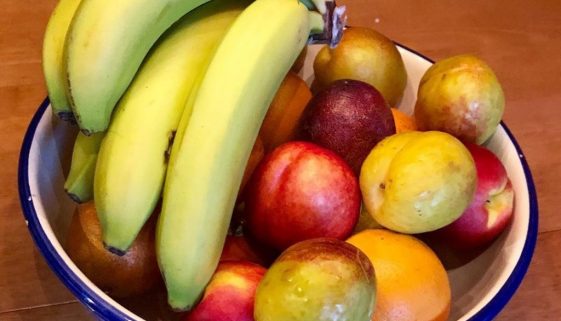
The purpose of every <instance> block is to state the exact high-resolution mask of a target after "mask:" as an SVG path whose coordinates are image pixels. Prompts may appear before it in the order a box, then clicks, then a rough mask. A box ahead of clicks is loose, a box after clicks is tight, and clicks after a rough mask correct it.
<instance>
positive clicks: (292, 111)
mask: <svg viewBox="0 0 561 321" xmlns="http://www.w3.org/2000/svg"><path fill="white" fill-rule="evenodd" d="M311 98H312V92H311V91H310V88H309V87H308V85H307V84H306V82H304V80H302V78H300V77H299V76H298V75H297V74H295V73H294V72H292V71H291V72H289V73H288V74H287V75H286V77H285V78H284V80H283V82H282V84H281V86H280V88H279V90H278V91H277V93H276V95H275V98H274V99H273V102H272V103H271V105H270V107H269V110H268V111H267V115H266V116H265V119H264V120H263V125H261V131H260V136H261V138H262V139H263V144H264V145H265V151H266V152H270V151H272V150H273V149H274V148H275V147H277V146H279V145H280V144H283V143H286V142H288V141H290V140H292V139H294V137H295V136H296V130H297V127H298V123H299V122H300V118H301V116H302V112H303V111H304V108H306V105H308V102H309V101H310V99H311Z"/></svg>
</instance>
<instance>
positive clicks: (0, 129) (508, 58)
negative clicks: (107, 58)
mask: <svg viewBox="0 0 561 321" xmlns="http://www.w3.org/2000/svg"><path fill="white" fill-rule="evenodd" d="M339 2H340V4H346V5H347V7H348V14H349V16H350V20H349V24H351V25H362V26H370V27H373V28H376V29H378V30H379V31H381V32H383V33H384V34H386V35H388V36H389V37H391V38H392V39H395V40H396V41H398V42H400V43H402V44H404V45H406V46H408V47H410V48H413V49H415V50H417V51H419V52H421V53H423V54H425V55H427V56H429V57H431V58H433V59H437V60H438V59H441V58H444V57H447V56H451V55H455V54H460V53H468V52H469V53H475V54H477V55H479V56H481V57H482V58H483V59H485V60H486V61H487V62H488V63H489V64H490V65H491V66H492V67H493V69H494V70H495V71H496V73H497V75H498V77H499V79H500V81H501V82H502V84H503V87H504V90H505V93H506V98H507V107H506V112H505V115H504V119H505V121H506V123H507V125H508V126H509V128H510V129H511V130H512V131H513V132H514V134H515V135H516V137H517V139H518V142H519V143H520V145H521V146H522V148H523V150H524V152H525V154H526V157H527V159H528V161H529V163H530V166H531V169H532V172H533V176H534V180H535V183H536V188H537V191H538V199H539V205H540V227H539V230H540V233H541V235H540V236H539V239H538V246H537V249H536V253H535V256H534V260H533V263H532V265H531V267H530V269H529V272H528V274H527V277H526V279H525V281H524V282H523V284H522V285H521V287H520V289H519V290H518V292H517V293H516V294H515V296H514V297H513V299H512V301H511V302H510V303H509V304H508V305H507V307H506V308H505V310H504V311H503V312H502V313H501V314H500V315H499V317H498V318H497V319H498V320H503V321H506V320H553V319H556V318H559V315H560V314H561V308H560V306H559V305H558V304H557V303H556V302H557V301H558V298H559V297H560V296H561V263H560V262H561V261H560V260H559V259H558V254H557V253H558V252H559V249H560V248H561V218H560V217H559V215H558V208H559V207H560V206H561V201H560V198H559V195H561V184H559V183H558V181H559V179H560V178H561V157H560V152H559V151H560V150H561V108H560V107H559V106H561V81H560V80H561V59H560V58H559V55H560V53H561V14H560V13H561V2H560V1H557V0H536V1H524V0H511V1H506V0H497V1H485V0H471V1H452V0H427V1H417V0H401V1H381V0H345V1H343V0H342V1H339ZM55 4H56V1H55V0H42V1H31V0H0V8H2V14H1V15H0V26H2V27H1V28H0V137H1V138H2V143H1V144H0V182H2V185H3V188H1V189H0V320H9V321H12V320H90V319H92V316H91V315H90V314H89V312H88V311H87V310H86V309H85V308H83V307H82V306H81V305H80V304H79V303H76V302H75V298H74V297H73V296H72V294H71V293H70V292H69V291H68V290H67V289H66V288H65V287H64V286H63V285H62V283H61V282H60V281H59V280H58V279H57V278H56V277H55V276H54V273H53V272H51V271H50V269H49V268H48V266H47V265H46V263H45V261H44V259H43V258H42V257H41V256H40V254H38V251H37V250H36V248H35V246H34V244H33V242H32V240H31V237H30V236H29V233H28V231H27V229H26V227H25V224H24V220H23V218H22V215H21V209H20V207H19V201H18V196H17V181H16V177H17V161H18V154H19V149H20V146H21V140H22V138H23V135H24V133H25V130H26V128H27V125H28V123H29V120H30V119H31V117H32V115H33V113H34V112H35V110H36V108H37V107H38V106H39V104H40V103H41V101H42V100H43V99H44V97H45V96H46V90H45V87H44V83H43V78H42V73H41V64H40V61H41V46H42V36H43V32H44V30H45V26H46V22H47V20H48V17H49V15H50V12H51V11H52V9H53V8H54V6H55Z"/></svg>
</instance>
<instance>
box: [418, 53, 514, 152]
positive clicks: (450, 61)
mask: <svg viewBox="0 0 561 321" xmlns="http://www.w3.org/2000/svg"><path fill="white" fill-rule="evenodd" d="M504 104H505V98H504V94H503V90H502V87H501V84H500V83H499V81H498V79H497V77H496V76H495V74H494V73H493V70H491V68H490V67H489V66H488V65H487V64H486V63H485V62H484V61H482V60H481V59H479V58H477V57H475V56H472V55H460V56H454V57H450V58H447V59H444V60H441V61H439V62H437V63H435V64H434V65H432V66H431V67H430V68H429V69H428V70H427V71H426V73H425V74H424V75H423V78H422V79H421V83H420V84H419V90H418V95H417V103H416V105H415V119H416V120H417V125H418V126H419V129H421V130H440V131H444V132H447V133H450V134H452V135H454V136H456V137H458V138H459V139H461V140H462V141H465V142H472V143H476V144H483V143H484V142H485V141H486V140H487V139H488V138H489V137H491V135H492V134H493V133H494V132H495V130H496V129H497V126H498V124H499V122H500V121H501V117H502V115H503V111H504Z"/></svg>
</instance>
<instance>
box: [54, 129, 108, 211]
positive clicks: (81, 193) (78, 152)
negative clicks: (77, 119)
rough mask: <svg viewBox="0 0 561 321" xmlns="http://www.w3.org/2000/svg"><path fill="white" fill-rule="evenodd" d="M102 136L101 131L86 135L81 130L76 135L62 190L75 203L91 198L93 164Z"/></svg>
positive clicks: (95, 160)
mask: <svg viewBox="0 0 561 321" xmlns="http://www.w3.org/2000/svg"><path fill="white" fill-rule="evenodd" d="M103 136H104V134H103V133H97V134H94V135H91V136H86V135H84V134H83V133H82V132H79V133H78V136H76V141H75V142H74V148H73V150H72V162H71V164H70V171H69V172H68V176H67V177H66V181H65V182H64V190H65V191H66V193H67V194H68V195H69V196H70V198H72V199H73V200H74V201H75V202H76V203H85V202H87V201H89V200H91V199H93V184H94V183H93V181H94V173H95V164H96V162H97V155H98V152H99V146H100V145H101V141H102V140H103Z"/></svg>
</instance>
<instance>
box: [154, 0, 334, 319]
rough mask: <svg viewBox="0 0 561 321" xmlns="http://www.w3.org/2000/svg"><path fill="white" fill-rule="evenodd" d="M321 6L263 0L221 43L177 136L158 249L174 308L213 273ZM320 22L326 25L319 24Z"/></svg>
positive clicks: (196, 293)
mask: <svg viewBox="0 0 561 321" xmlns="http://www.w3.org/2000/svg"><path fill="white" fill-rule="evenodd" d="M318 16H319V13H317V12H316V13H313V12H310V11H308V9H307V8H306V6H304V5H303V4H301V3H300V2H298V1H293V0H257V1H255V2H253V3H252V4H251V5H250V6H249V7H248V8H247V9H245V10H244V11H243V12H242V14H241V15H240V16H239V17H238V19H237V20H236V21H235V22H234V24H233V25H232V27H231V28H230V30H229V31H228V33H227V34H226V36H225V37H224V40H223V41H222V43H221V44H220V47H219V48H218V50H217V52H216V54H215V56H214V58H213V59H212V62H211V63H210V66H209V68H208V71H207V73H206V74H205V76H204V79H203V81H202V83H201V85H200V88H199V90H198V92H197V94H196V97H195V99H194V101H193V111H192V114H191V118H190V120H189V122H182V125H186V128H184V129H181V132H182V133H183V134H182V135H179V137H176V140H175V142H174V144H173V148H172V152H171V160H170V164H169V166H168V170H167V174H166V182H165V187H164V194H163V207H162V213H161V214H160V218H159V221H158V229H157V236H156V249H157V256H158V261H159V265H160V269H161V271H162V274H163V276H164V280H165V283H166V287H167V291H168V303H169V304H170V305H171V307H172V308H173V309H175V310H188V309H190V308H191V307H192V306H193V304H194V303H195V302H196V301H197V300H198V298H199V297H200V295H201V293H202V291H203V289H204V287H205V286H206V284H207V282H208V281H209V279H210V277H211V275H212V274H213V272H214V270H215V268H216V266H217V264H218V260H219V257H220V253H221V250H222V247H223V244H224V240H225V237H226V233H227V229H228V225H229V222H230V218H231V213H232V210H233V207H234V202H235V199H236V195H237V192H238V189H239V186H240V182H241V179H242V175H243V171H244V167H245V164H246V162H247V160H248V157H249V154H250V151H251V148H252V146H253V142H254V141H255V138H256V136H257V133H258V131H259V127H260V125H261V123H262V121H263V118H264V115H265V113H266V111H267V108H268V106H269V104H270V103H271V100H272V99H273V97H274V95H275V92H276V91H277V89H278V87H279V86H280V83H281V81H282V79H283V78H284V76H285V75H286V73H287V72H288V71H289V70H290V67H291V65H292V64H293V62H294V61H295V60H296V57H297V56H298V54H299V53H300V51H301V50H302V48H303V47H304V46H305V45H306V42H307V40H308V36H309V33H310V31H311V30H322V29H323V20H322V19H317V17H318ZM318 24H320V25H318Z"/></svg>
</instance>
